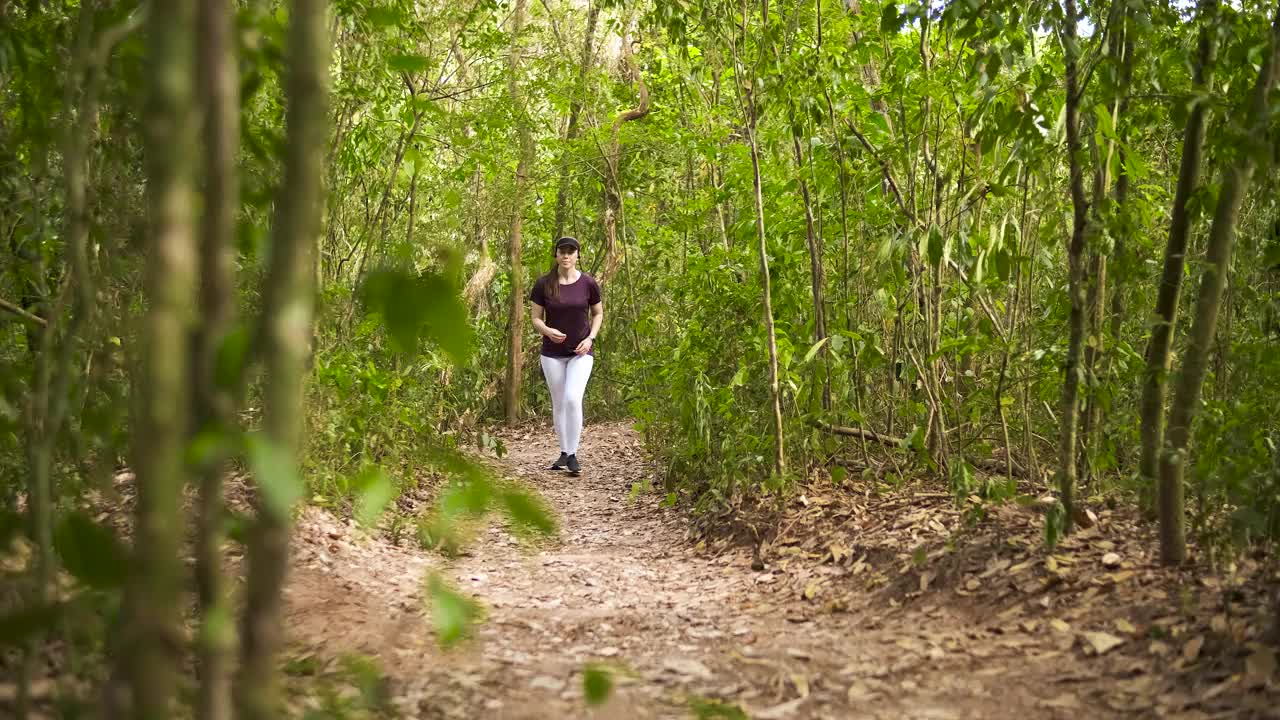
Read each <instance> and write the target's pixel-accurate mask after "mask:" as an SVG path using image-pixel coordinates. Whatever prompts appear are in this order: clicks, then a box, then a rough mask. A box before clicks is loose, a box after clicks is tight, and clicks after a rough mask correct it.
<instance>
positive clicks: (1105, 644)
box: [1081, 632, 1124, 655]
mask: <svg viewBox="0 0 1280 720" xmlns="http://www.w3.org/2000/svg"><path fill="white" fill-rule="evenodd" d="M1081 635H1082V636H1083V637H1084V639H1085V640H1086V641H1088V643H1089V646H1088V647H1091V648H1093V654H1095V655H1105V654H1107V653H1108V652H1110V651H1111V650H1113V649H1115V648H1116V647H1118V646H1120V645H1123V644H1124V639H1123V638H1118V637H1116V636H1115V635H1112V634H1111V633H1105V632H1085V633H1081ZM1086 650H1087V649H1086Z"/></svg>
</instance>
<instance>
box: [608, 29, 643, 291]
mask: <svg viewBox="0 0 1280 720" xmlns="http://www.w3.org/2000/svg"><path fill="white" fill-rule="evenodd" d="M624 22H629V21H624ZM628 35H629V33H628V32H627V31H625V30H624V31H623V33H622V64H623V67H625V68H629V69H631V70H633V71H634V72H635V73H636V86H637V88H638V90H639V92H640V102H639V104H638V105H636V107H635V108H633V109H631V110H627V111H626V112H624V113H621V114H619V115H618V117H616V118H614V120H613V129H612V133H611V135H610V139H609V154H608V156H607V157H605V164H606V165H607V166H608V167H607V168H606V172H605V179H604V180H605V182H604V190H605V208H604V256H603V258H602V261H601V267H600V274H599V276H598V277H597V278H596V279H597V280H599V282H600V283H601V284H604V283H606V282H608V280H609V278H610V277H612V276H613V274H614V273H615V272H616V271H617V269H618V265H619V264H620V263H621V262H622V252H621V251H620V250H619V244H620V243H622V242H625V241H626V238H622V239H621V240H619V239H618V223H619V222H621V221H622V213H623V211H624V210H623V203H622V178H621V170H620V168H619V166H620V165H621V148H620V147H619V144H618V133H619V132H620V131H621V130H622V126H623V124H625V123H629V122H632V121H634V120H639V119H641V118H643V117H644V116H646V115H648V114H649V86H648V85H646V84H645V82H644V76H643V75H641V74H640V71H639V69H638V68H636V67H635V61H634V60H633V59H632V57H631V41H630V39H629V37H628Z"/></svg>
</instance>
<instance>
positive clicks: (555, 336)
mask: <svg viewBox="0 0 1280 720" xmlns="http://www.w3.org/2000/svg"><path fill="white" fill-rule="evenodd" d="M546 335H547V337H548V338H549V339H550V340H551V342H553V343H556V344H559V343H562V342H564V341H565V339H566V338H568V337H569V336H568V335H565V334H564V333H562V332H560V331H559V330H557V329H555V328H553V327H551V326H550V325H548V326H547V333H546Z"/></svg>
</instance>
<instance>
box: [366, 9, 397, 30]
mask: <svg viewBox="0 0 1280 720" xmlns="http://www.w3.org/2000/svg"><path fill="white" fill-rule="evenodd" d="M364 19H365V20H367V21H369V24H370V25H372V26H374V27H392V26H394V25H399V24H400V22H401V21H402V19H403V16H402V15H401V14H400V12H399V11H398V10H396V9H395V8H381V7H376V8H369V9H368V10H366V11H365V14H364Z"/></svg>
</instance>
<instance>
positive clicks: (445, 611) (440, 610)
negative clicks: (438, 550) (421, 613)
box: [427, 573, 480, 647]
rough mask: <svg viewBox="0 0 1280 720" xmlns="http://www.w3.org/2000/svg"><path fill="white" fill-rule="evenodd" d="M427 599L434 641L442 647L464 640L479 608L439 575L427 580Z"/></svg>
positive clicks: (476, 616)
mask: <svg viewBox="0 0 1280 720" xmlns="http://www.w3.org/2000/svg"><path fill="white" fill-rule="evenodd" d="M427 597H429V598H430V600H431V619H432V622H433V624H434V625H435V630H436V639H437V640H438V641H439V642H440V644H441V645H443V646H444V647H449V646H451V645H454V644H456V643H457V642H458V641H459V640H462V639H463V638H465V637H466V636H467V635H468V634H469V633H470V632H471V626H472V625H473V624H474V623H475V621H476V619H477V618H478V617H479V616H480V606H479V605H478V604H477V603H476V602H475V601H474V600H472V599H470V598H468V597H465V596H463V595H462V594H460V593H458V592H457V591H456V590H454V589H453V588H451V587H449V584H448V583H447V582H445V580H444V579H443V578H441V577H440V575H439V574H436V573H432V574H431V576H430V577H429V578H428V579H427Z"/></svg>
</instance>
